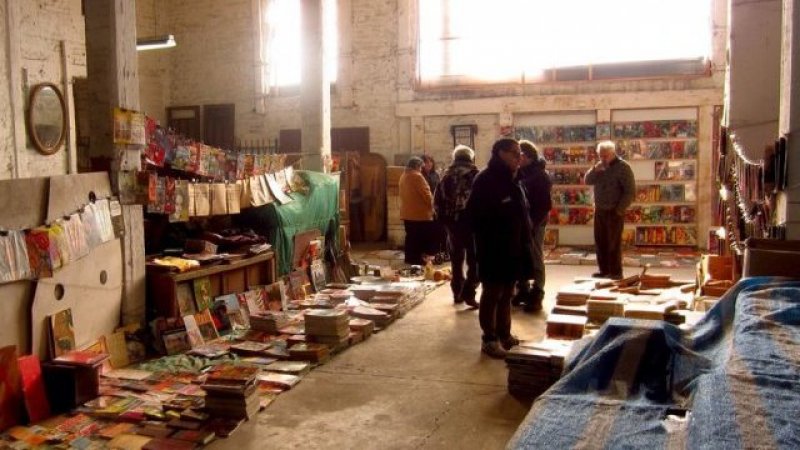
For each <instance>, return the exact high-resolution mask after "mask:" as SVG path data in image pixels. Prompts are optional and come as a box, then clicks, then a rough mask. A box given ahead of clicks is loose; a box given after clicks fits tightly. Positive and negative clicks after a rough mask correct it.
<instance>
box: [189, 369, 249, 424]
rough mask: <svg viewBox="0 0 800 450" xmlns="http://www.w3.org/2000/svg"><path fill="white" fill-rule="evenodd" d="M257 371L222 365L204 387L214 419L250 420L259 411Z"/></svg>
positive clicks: (207, 379)
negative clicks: (256, 382)
mask: <svg viewBox="0 0 800 450" xmlns="http://www.w3.org/2000/svg"><path fill="white" fill-rule="evenodd" d="M258 372H259V369H258V368H256V367H247V366H234V365H230V364H220V365H218V366H215V367H214V368H213V369H212V370H211V371H210V372H209V373H208V377H207V378H206V381H205V382H204V383H203V385H202V386H203V390H205V391H206V397H205V406H206V411H207V412H208V413H209V414H210V415H211V416H212V417H230V418H240V419H249V418H251V417H253V416H254V415H255V414H256V413H257V412H258V409H259V400H258V395H256V385H255V380H256V375H257V374H258Z"/></svg>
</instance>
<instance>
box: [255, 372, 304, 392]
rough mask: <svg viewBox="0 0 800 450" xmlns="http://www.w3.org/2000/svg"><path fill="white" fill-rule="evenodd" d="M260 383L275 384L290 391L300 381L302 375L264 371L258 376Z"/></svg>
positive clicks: (274, 385)
mask: <svg viewBox="0 0 800 450" xmlns="http://www.w3.org/2000/svg"><path fill="white" fill-rule="evenodd" d="M257 379H258V384H259V385H267V386H273V387H276V388H278V389H281V390H284V391H288V390H289V389H291V388H292V387H294V385H296V384H297V383H299V382H300V377H298V376H296V375H289V374H285V373H275V372H263V373H260V374H259V375H258V377H257Z"/></svg>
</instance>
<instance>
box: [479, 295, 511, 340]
mask: <svg viewBox="0 0 800 450" xmlns="http://www.w3.org/2000/svg"><path fill="white" fill-rule="evenodd" d="M514 284H515V282H514V281H511V282H506V283H503V282H499V283H497V282H491V283H490V282H485V281H484V282H483V291H482V292H481V306H480V311H478V319H479V321H480V324H481V330H482V331H483V342H491V341H494V340H496V339H501V340H502V339H508V337H509V336H511V296H512V295H513V294H514Z"/></svg>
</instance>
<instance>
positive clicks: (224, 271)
mask: <svg viewBox="0 0 800 450" xmlns="http://www.w3.org/2000/svg"><path fill="white" fill-rule="evenodd" d="M203 277H208V278H209V280H210V281H211V296H212V297H217V296H220V295H225V294H238V293H241V292H244V291H246V290H248V289H250V288H252V287H254V286H259V285H265V284H270V283H273V282H275V280H276V279H277V275H276V266H275V252H274V251H272V250H270V251H268V252H265V253H262V254H259V255H255V256H251V257H248V258H244V259H240V260H236V261H232V262H230V263H228V264H215V265H211V266H208V267H201V268H199V269H196V270H191V271H188V272H183V273H177V272H169V271H165V270H164V268H163V267H160V266H155V265H152V264H148V265H147V298H148V308H149V309H150V312H151V313H152V314H154V317H158V316H163V317H178V316H180V311H179V309H178V300H177V290H178V285H179V284H182V283H188V284H190V285H191V284H193V282H194V280H196V279H198V278H203Z"/></svg>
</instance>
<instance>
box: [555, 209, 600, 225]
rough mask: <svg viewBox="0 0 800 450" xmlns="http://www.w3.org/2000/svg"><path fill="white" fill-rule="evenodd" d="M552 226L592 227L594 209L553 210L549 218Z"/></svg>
mask: <svg viewBox="0 0 800 450" xmlns="http://www.w3.org/2000/svg"><path fill="white" fill-rule="evenodd" d="M548 223H549V224H550V225H590V224H592V223H594V208H590V207H586V208H566V207H562V208H553V209H552V210H550V216H549V218H548Z"/></svg>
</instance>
